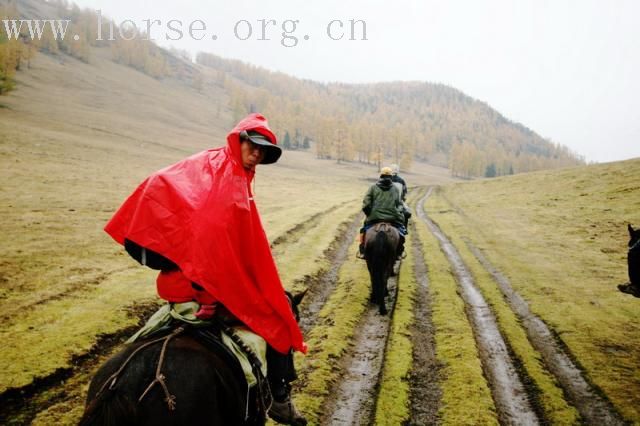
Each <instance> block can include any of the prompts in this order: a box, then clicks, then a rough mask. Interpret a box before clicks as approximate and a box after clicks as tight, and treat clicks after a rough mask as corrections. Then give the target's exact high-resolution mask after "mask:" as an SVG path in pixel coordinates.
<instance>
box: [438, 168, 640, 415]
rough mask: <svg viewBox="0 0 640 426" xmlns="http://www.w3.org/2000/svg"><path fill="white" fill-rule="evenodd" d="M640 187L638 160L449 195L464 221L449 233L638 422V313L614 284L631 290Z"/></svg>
mask: <svg viewBox="0 0 640 426" xmlns="http://www.w3.org/2000/svg"><path fill="white" fill-rule="evenodd" d="M638 182H640V160H629V161H625V162H619V163H610V164H602V165H592V166H587V167H581V168H571V169H565V170H561V171H555V172H538V173H532V174H529V175H526V176H514V177H509V178H499V179H493V180H487V181H479V182H471V183H465V184H456V185H450V186H446V187H444V189H443V196H444V197H446V198H447V199H448V200H450V201H451V202H452V204H453V205H454V207H455V209H459V210H460V211H461V212H462V217H461V220H462V223H461V224H460V225H459V227H458V229H457V230H456V231H453V233H460V235H463V236H465V237H467V238H469V239H470V240H471V241H472V242H473V243H474V244H475V245H476V246H478V247H480V248H481V249H483V250H484V252H485V253H486V255H487V257H488V258H489V260H490V261H491V262H492V263H493V264H494V265H495V266H496V267H497V268H498V269H500V270H501V271H502V272H503V273H504V274H505V275H506V276H507V277H508V278H509V280H510V281H511V283H512V285H513V287H514V289H515V290H516V291H518V292H519V293H520V294H521V295H522V296H523V297H524V298H525V299H526V300H527V301H528V302H529V305H530V308H531V310H532V311H533V313H535V314H536V315H538V316H539V317H540V318H542V319H543V320H544V321H545V322H546V323H547V324H548V325H549V326H550V327H551V328H552V329H553V330H554V331H555V332H556V333H557V335H558V336H559V337H560V339H561V340H562V341H563V342H564V343H565V344H566V345H567V347H568V348H569V350H570V351H571V353H572V354H573V356H574V357H575V358H576V359H577V360H578V362H579V365H580V366H582V367H583V368H584V369H585V371H586V373H587V376H588V378H589V379H590V380H591V381H592V382H593V383H594V384H595V385H597V386H598V387H599V388H600V389H601V390H602V391H603V392H604V394H605V395H606V396H607V397H608V398H609V399H610V400H611V401H612V402H613V404H614V405H615V406H616V407H617V408H618V409H619V410H620V411H621V412H622V413H623V415H624V416H625V417H626V418H627V419H628V420H630V421H632V422H640V408H639V407H640V405H639V404H638V401H639V400H638V397H637V395H639V394H640V369H638V359H640V346H638V344H637V342H638V341H639V339H640V309H638V303H637V301H636V300H635V299H633V298H631V297H629V296H627V295H624V294H622V293H620V292H618V291H617V289H616V284H618V283H622V282H625V281H627V280H628V277H627V265H626V252H627V247H626V243H627V241H628V233H627V230H626V224H627V223H633V224H635V225H636V226H638V225H640V210H639V209H638V206H640V185H639V183H638ZM448 209H449V208H444V210H448ZM434 213H435V214H437V212H434ZM440 218H441V219H442V218H443V215H441V216H440Z"/></svg>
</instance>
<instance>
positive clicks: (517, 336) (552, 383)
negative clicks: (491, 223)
mask: <svg viewBox="0 0 640 426" xmlns="http://www.w3.org/2000/svg"><path fill="white" fill-rule="evenodd" d="M426 208H427V209H428V210H429V212H430V216H431V218H432V219H433V220H434V221H435V222H437V223H438V225H439V226H440V228H441V229H442V231H443V232H444V233H445V234H446V235H447V237H448V238H449V239H450V241H451V242H452V243H453V244H454V245H455V247H456V249H457V250H458V253H460V256H461V257H462V259H463V261H464V262H465V264H466V265H467V267H468V268H469V270H470V271H471V273H472V275H473V278H474V281H475V283H476V285H477V286H478V288H479V289H480V291H481V292H482V294H483V296H484V298H485V300H486V301H487V303H488V304H489V305H490V306H491V309H492V311H493V313H494V315H495V316H496V320H497V321H498V327H499V329H500V332H501V334H502V335H503V336H504V338H505V339H506V341H507V342H508V344H509V346H510V348H511V349H512V350H513V352H514V354H515V355H516V357H517V358H518V360H519V362H520V363H521V365H522V368H524V370H525V372H526V374H527V376H528V377H529V378H530V379H531V381H532V384H533V387H534V388H535V389H536V393H537V398H538V400H539V403H540V405H541V406H542V410H543V411H544V413H545V416H546V418H547V419H548V421H550V422H551V423H552V424H564V425H566V424H578V423H579V415H578V412H577V411H576V409H575V408H574V407H572V406H570V405H569V404H568V403H567V402H566V401H565V399H564V396H563V393H562V389H561V388H560V386H559V384H558V383H557V380H555V378H554V377H553V376H552V375H551V374H550V373H549V372H548V371H547V370H546V368H545V367H544V365H543V362H542V359H541V356H540V354H539V353H538V352H537V351H536V350H535V349H534V348H533V347H532V346H531V343H530V342H529V340H528V338H527V335H526V331H525V330H524V328H523V327H522V326H521V324H520V320H519V319H518V317H517V316H516V315H515V313H514V312H513V311H512V310H511V309H510V308H509V306H508V304H507V303H506V301H505V300H504V297H503V295H502V293H501V292H500V289H499V288H498V287H497V285H496V283H495V282H494V281H493V279H492V277H491V275H490V274H489V273H488V272H487V271H486V270H485V269H484V267H483V266H482V265H481V264H480V263H479V261H478V260H477V259H476V258H475V257H474V255H473V253H471V251H470V250H469V249H468V247H467V245H466V244H465V242H464V241H463V239H462V237H461V235H464V233H465V232H466V230H467V227H466V225H465V223H464V221H463V220H461V217H460V215H458V214H457V213H456V212H455V211H454V210H452V209H451V206H450V205H449V204H448V203H446V201H444V200H443V199H442V198H441V197H439V196H438V193H437V192H434V193H433V194H432V195H431V197H430V198H429V199H428V201H427V203H426ZM439 212H442V213H439Z"/></svg>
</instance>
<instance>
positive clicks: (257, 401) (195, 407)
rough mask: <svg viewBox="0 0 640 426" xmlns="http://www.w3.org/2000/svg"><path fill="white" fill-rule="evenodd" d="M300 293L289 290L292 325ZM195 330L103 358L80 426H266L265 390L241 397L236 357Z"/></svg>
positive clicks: (150, 339)
mask: <svg viewBox="0 0 640 426" xmlns="http://www.w3.org/2000/svg"><path fill="white" fill-rule="evenodd" d="M304 294H305V293H304V292H303V293H301V294H296V295H295V296H293V295H291V294H290V293H289V292H287V297H288V298H289V301H290V305H291V307H292V310H293V313H294V315H295V318H296V320H299V312H298V305H299V304H300V302H301V301H302V298H303V297H304ZM222 327H224V325H222ZM198 333H200V332H195V329H193V328H190V327H189V326H188V325H187V324H184V325H182V323H180V325H179V326H178V327H177V328H173V329H172V330H170V331H169V332H165V333H164V335H160V336H159V337H158V335H152V336H150V337H148V338H146V339H144V340H141V341H136V342H134V343H131V344H129V345H127V346H126V347H125V348H124V349H123V350H122V351H120V352H119V353H117V354H116V355H114V356H112V357H111V358H109V359H108V360H107V361H106V362H105V363H104V364H103V365H102V366H101V367H100V368H99V369H98V371H97V372H96V374H95V376H94V377H93V379H92V381H91V384H90V385H89V392H88V394H87V400H86V405H85V412H84V415H83V417H82V419H81V420H80V423H79V425H81V426H89V425H102V426H107V425H113V426H115V425H118V426H121V425H124V426H128V425H131V426H133V425H140V426H147V425H149V426H150V425H159V424H162V425H168V426H173V425H175V426H178V425H188V424H212V425H264V424H265V422H266V415H267V413H266V412H267V410H268V404H269V401H268V400H267V399H268V398H269V397H270V394H269V391H268V390H266V392H260V387H261V385H260V384H259V385H256V386H253V387H252V388H251V391H250V392H247V389H248V386H247V381H246V378H245V375H244V372H243V371H242V368H241V367H240V363H239V362H238V360H237V359H236V358H235V357H234V356H233V355H232V354H231V353H230V352H229V351H228V350H227V349H226V346H223V344H222V343H221V342H220V340H219V339H218V338H211V335H209V338H208V339H207V338H206V335H205V341H203V337H202V336H198ZM254 370H255V369H254ZM263 385H264V386H268V385H266V384H264V383H263ZM265 394H267V395H265Z"/></svg>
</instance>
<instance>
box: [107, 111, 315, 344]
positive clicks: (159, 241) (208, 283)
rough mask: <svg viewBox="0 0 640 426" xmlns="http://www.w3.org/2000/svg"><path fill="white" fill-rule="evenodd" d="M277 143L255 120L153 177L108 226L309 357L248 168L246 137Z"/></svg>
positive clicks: (260, 330)
mask: <svg viewBox="0 0 640 426" xmlns="http://www.w3.org/2000/svg"><path fill="white" fill-rule="evenodd" d="M243 130H255V131H258V132H260V133H262V134H263V135H265V136H268V137H269V138H270V139H271V140H272V141H274V142H275V141H276V137H275V135H274V134H273V133H272V132H271V130H270V129H269V127H268V124H267V121H266V119H265V118H264V117H263V116H261V115H259V114H251V115H249V116H248V117H246V118H245V119H244V120H242V121H241V122H240V123H238V125H237V126H236V127H235V128H234V129H233V130H232V131H231V133H229V135H228V136H227V146H225V147H222V148H216V149H211V150H208V151H204V152H201V153H199V154H195V155H193V156H191V157H189V158H187V159H185V160H182V161H180V162H179V163H176V164H174V165H172V166H169V167H167V168H165V169H162V170H160V171H158V172H156V173H154V174H153V175H151V176H150V177H148V178H147V179H146V180H145V181H144V182H142V184H140V186H139V187H138V188H137V189H136V190H135V191H134V193H133V194H131V196H129V198H128V199H127V200H126V201H125V202H124V204H123V205H122V206H121V207H120V209H119V210H118V211H117V212H116V213H115V215H114V216H113V218H111V220H110V221H109V223H108V224H107V225H106V227H105V231H106V232H107V233H108V234H109V235H111V236H112V237H113V238H114V239H115V240H116V241H117V242H119V243H120V244H124V240H125V238H126V239H128V240H130V241H133V242H135V243H137V244H139V245H140V246H142V247H145V248H147V249H150V250H153V251H155V252H157V253H159V254H161V255H163V256H165V257H166V258H168V259H169V260H171V261H173V262H174V263H175V264H177V265H178V266H179V267H180V269H181V271H182V274H184V276H185V277H186V278H187V279H188V280H190V281H193V282H195V283H197V284H199V285H200V286H202V287H203V288H204V289H205V291H206V292H208V293H210V294H211V296H213V298H215V299H216V300H218V301H220V303H222V304H223V305H224V306H225V307H226V308H227V309H228V310H229V311H230V312H231V313H233V314H234V315H235V316H236V317H238V319H240V320H241V321H242V322H243V323H244V324H246V325H247V326H248V327H249V328H250V329H251V330H253V331H254V332H255V333H257V334H258V335H260V336H262V337H263V338H264V339H265V340H266V341H267V342H268V343H269V344H270V345H271V346H272V347H273V348H274V349H275V350H277V351H278V352H281V353H286V352H287V351H288V350H289V349H290V348H293V349H295V350H298V351H301V352H306V346H305V344H304V342H303V339H302V333H301V332H300V328H299V327H298V324H297V323H296V320H295V318H294V316H293V314H292V312H291V308H290V306H289V303H288V301H287V299H286V295H285V294H284V290H283V286H282V283H281V282H280V277H279V276H278V271H277V269H276V265H275V262H274V260H273V256H272V254H271V249H270V247H269V241H268V240H267V236H266V234H265V232H264V229H263V227H262V223H261V221H260V216H259V215H258V210H257V209H256V205H255V203H254V200H253V194H252V191H251V181H252V180H253V177H254V173H255V172H254V171H253V170H247V169H245V168H244V167H243V166H242V157H241V152H240V138H239V133H240V132H241V131H243Z"/></svg>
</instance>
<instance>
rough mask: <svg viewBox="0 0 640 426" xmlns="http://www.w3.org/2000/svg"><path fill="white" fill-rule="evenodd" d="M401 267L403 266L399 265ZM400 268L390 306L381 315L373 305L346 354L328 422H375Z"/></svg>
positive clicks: (328, 407)
mask: <svg viewBox="0 0 640 426" xmlns="http://www.w3.org/2000/svg"><path fill="white" fill-rule="evenodd" d="M398 269H399V268H398ZM399 275H400V271H399V272H398V275H396V276H395V277H391V278H389V280H388V282H387V284H388V288H389V295H388V296H387V306H388V308H389V313H388V314H387V315H384V316H382V315H380V314H379V313H378V308H377V306H374V305H371V306H370V307H369V309H367V311H366V312H365V314H364V315H363V317H362V318H361V320H360V323H359V324H358V327H357V330H356V332H355V335H354V341H353V346H352V349H351V351H350V352H349V353H348V354H347V355H346V356H345V357H344V361H343V363H342V365H343V366H344V367H343V374H342V376H341V380H340V382H339V383H337V384H336V386H334V389H333V391H332V392H331V395H333V397H331V398H330V400H329V401H327V403H326V404H325V413H326V414H325V416H324V418H323V419H322V420H321V424H325V425H369V424H372V423H373V420H374V419H373V417H374V415H375V403H376V400H377V393H378V386H379V382H380V378H381V376H382V368H383V366H384V357H385V349H386V346H387V340H388V337H389V329H390V325H391V321H392V319H393V312H394V308H395V303H396V300H397V297H396V296H397V283H398V279H399Z"/></svg>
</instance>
